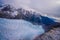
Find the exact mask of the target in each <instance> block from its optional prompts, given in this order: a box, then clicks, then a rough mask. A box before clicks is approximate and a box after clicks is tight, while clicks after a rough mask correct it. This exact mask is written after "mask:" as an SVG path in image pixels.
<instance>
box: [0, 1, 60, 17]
mask: <svg viewBox="0 0 60 40" xmlns="http://www.w3.org/2000/svg"><path fill="white" fill-rule="evenodd" d="M0 2H2V3H4V4H11V5H13V6H14V7H16V8H19V7H24V8H26V9H28V8H32V9H34V10H36V11H39V12H41V14H43V15H48V16H54V17H57V18H60V0H1V1H0Z"/></svg>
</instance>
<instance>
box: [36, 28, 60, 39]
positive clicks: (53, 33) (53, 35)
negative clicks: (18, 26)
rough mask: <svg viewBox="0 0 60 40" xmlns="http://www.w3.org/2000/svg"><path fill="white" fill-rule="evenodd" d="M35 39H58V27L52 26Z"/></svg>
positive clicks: (59, 34)
mask: <svg viewBox="0 0 60 40" xmlns="http://www.w3.org/2000/svg"><path fill="white" fill-rule="evenodd" d="M35 40H60V27H59V28H54V29H52V30H51V31H49V32H46V33H44V34H43V35H41V36H39V37H37V38H36V39H35Z"/></svg>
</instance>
